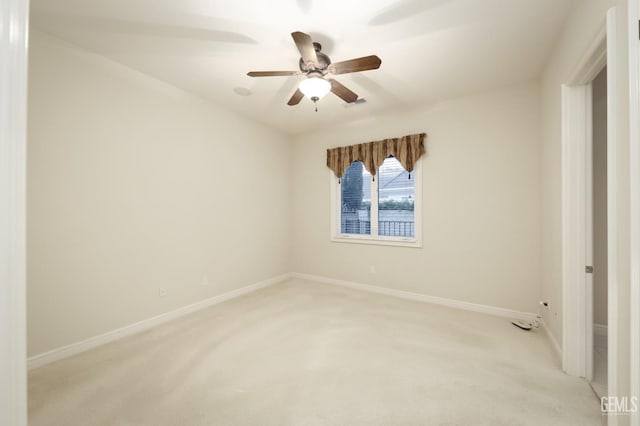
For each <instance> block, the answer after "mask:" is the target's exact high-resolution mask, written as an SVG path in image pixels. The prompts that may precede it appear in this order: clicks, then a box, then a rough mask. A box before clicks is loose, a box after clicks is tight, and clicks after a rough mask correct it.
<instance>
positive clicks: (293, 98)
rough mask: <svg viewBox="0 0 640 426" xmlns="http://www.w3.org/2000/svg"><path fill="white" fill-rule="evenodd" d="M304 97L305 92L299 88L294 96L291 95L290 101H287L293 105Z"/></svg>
mask: <svg viewBox="0 0 640 426" xmlns="http://www.w3.org/2000/svg"><path fill="white" fill-rule="evenodd" d="M302 98H304V93H302V92H301V91H300V89H298V90H296V92H295V93H294V94H293V96H291V99H289V102H287V105H291V106H293V105H298V104H299V103H300V101H301V100H302Z"/></svg>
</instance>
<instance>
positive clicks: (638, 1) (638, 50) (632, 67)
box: [627, 0, 640, 426]
mask: <svg viewBox="0 0 640 426" xmlns="http://www.w3.org/2000/svg"><path fill="white" fill-rule="evenodd" d="M627 23H628V38H627V40H628V43H629V46H628V47H629V49H628V50H629V192H630V197H629V203H630V215H629V217H630V267H631V271H630V272H631V273H630V278H631V282H630V297H629V300H630V303H631V306H630V319H631V324H630V346H631V353H630V354H629V355H630V376H631V380H630V394H631V396H635V397H637V398H640V40H639V38H640V37H639V36H638V34H639V33H638V31H639V27H640V0H629V2H628V21H627ZM631 425H632V426H640V413H638V411H637V410H636V411H635V412H632V413H631Z"/></svg>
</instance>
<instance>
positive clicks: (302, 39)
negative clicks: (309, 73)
mask: <svg viewBox="0 0 640 426" xmlns="http://www.w3.org/2000/svg"><path fill="white" fill-rule="evenodd" d="M291 37H293V41H295V43H296V46H297V47H298V50H299V51H300V55H301V56H302V60H303V61H304V62H305V63H307V64H308V63H312V64H313V65H315V66H318V56H317V55H316V49H315V48H314V47H313V40H311V36H310V35H309V34H305V33H303V32H300V31H296V32H293V33H291Z"/></svg>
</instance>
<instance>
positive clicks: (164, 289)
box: [158, 287, 167, 297]
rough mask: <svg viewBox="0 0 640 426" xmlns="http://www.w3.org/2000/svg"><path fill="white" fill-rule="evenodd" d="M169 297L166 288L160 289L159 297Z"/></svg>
mask: <svg viewBox="0 0 640 426" xmlns="http://www.w3.org/2000/svg"><path fill="white" fill-rule="evenodd" d="M166 295H167V288H166V287H158V297H165V296H166Z"/></svg>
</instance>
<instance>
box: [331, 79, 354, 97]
mask: <svg viewBox="0 0 640 426" xmlns="http://www.w3.org/2000/svg"><path fill="white" fill-rule="evenodd" d="M329 82H331V91H332V92H333V94H334V95H336V96H337V97H339V98H341V99H342V100H343V101H345V102H347V103H352V102H355V101H357V100H358V95H356V94H355V93H353V92H352V91H351V90H349V89H347V88H346V87H345V86H343V85H342V84H340V83H338V82H337V81H336V80H329Z"/></svg>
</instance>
